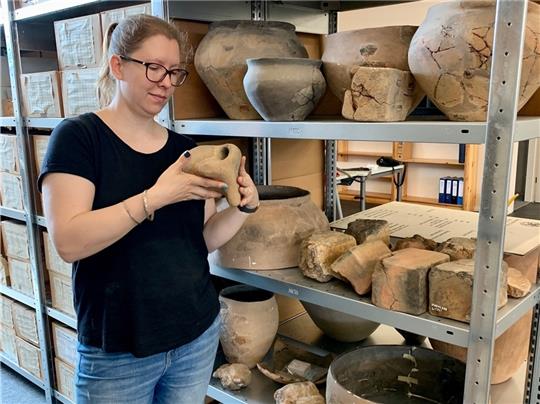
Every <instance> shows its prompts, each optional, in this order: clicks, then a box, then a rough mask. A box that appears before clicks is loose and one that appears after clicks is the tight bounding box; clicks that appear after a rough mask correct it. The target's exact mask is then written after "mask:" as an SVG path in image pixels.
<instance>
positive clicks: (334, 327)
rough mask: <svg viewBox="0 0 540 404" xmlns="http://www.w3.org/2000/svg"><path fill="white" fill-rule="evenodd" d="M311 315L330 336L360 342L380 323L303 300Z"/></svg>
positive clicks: (344, 340)
mask: <svg viewBox="0 0 540 404" xmlns="http://www.w3.org/2000/svg"><path fill="white" fill-rule="evenodd" d="M302 305H303V306H304V308H305V309H306V311H307V313H308V314H309V317H311V319H312V320H313V322H314V323H315V325H316V326H317V327H319V328H320V329H321V330H322V331H323V332H324V333H325V334H326V335H328V336H329V337H331V338H333V339H335V340H337V341H342V342H358V341H362V340H363V339H366V338H367V337H369V336H370V335H371V334H373V332H374V331H375V330H376V329H377V328H378V327H379V323H375V322H373V321H369V320H364V319H363V318H360V317H356V316H353V315H351V314H347V313H342V312H340V311H336V310H332V309H328V308H326V307H322V306H319V305H316V304H313V303H308V302H302Z"/></svg>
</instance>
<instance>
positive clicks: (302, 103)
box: [244, 58, 326, 121]
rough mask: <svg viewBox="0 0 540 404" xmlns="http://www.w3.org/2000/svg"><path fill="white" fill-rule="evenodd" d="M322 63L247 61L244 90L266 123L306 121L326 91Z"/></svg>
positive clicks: (307, 60) (286, 60)
mask: <svg viewBox="0 0 540 404" xmlns="http://www.w3.org/2000/svg"><path fill="white" fill-rule="evenodd" d="M321 63H322V62H321V61H320V60H314V59H305V58H258V59H248V60H247V65H248V70H247V73H246V75H245V76H244V90H245V91H246V94H247V97H248V99H249V102H251V105H252V106H253V107H254V108H255V109H256V110H257V112H258V113H259V114H260V115H261V116H262V117H263V119H264V120H265V121H303V120H304V119H305V118H306V117H307V116H308V115H309V114H310V112H311V111H313V109H314V108H315V106H316V105H317V103H318V102H319V100H320V99H321V97H322V96H323V94H324V92H325V90H326V81H325V80H324V77H323V75H322V72H321V70H320V68H321Z"/></svg>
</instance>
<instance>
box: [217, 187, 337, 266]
mask: <svg viewBox="0 0 540 404" xmlns="http://www.w3.org/2000/svg"><path fill="white" fill-rule="evenodd" d="M257 190H258V192H259V199H260V201H261V205H260V207H259V209H258V210H257V212H255V213H252V214H251V215H249V217H248V218H247V220H246V221H245V223H244V225H243V226H242V228H241V229H240V230H239V231H238V233H236V235H235V236H234V237H233V238H232V239H231V240H230V241H229V242H228V243H226V244H225V245H223V246H222V247H220V248H219V249H218V251H217V253H216V255H215V257H216V261H217V264H218V265H220V266H223V267H228V268H240V269H250V270H264V269H281V268H290V267H295V266H298V261H299V259H300V243H301V241H302V240H303V239H305V238H306V237H308V236H310V235H311V234H312V233H314V232H316V231H322V230H329V229H330V224H329V223H328V219H327V218H326V216H325V215H324V213H323V212H322V211H321V210H320V209H319V208H318V207H317V206H316V205H315V204H314V203H313V201H312V200H311V198H310V193H309V192H308V191H306V190H304V189H300V188H296V187H289V186H279V185H266V186H264V185H260V186H257Z"/></svg>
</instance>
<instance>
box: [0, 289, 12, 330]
mask: <svg viewBox="0 0 540 404" xmlns="http://www.w3.org/2000/svg"><path fill="white" fill-rule="evenodd" d="M12 307H13V300H11V299H10V298H9V297H6V296H4V295H0V323H1V324H2V327H11V328H13V312H12V310H11V308H12Z"/></svg>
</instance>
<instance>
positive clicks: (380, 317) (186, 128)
mask: <svg viewBox="0 0 540 404" xmlns="http://www.w3.org/2000/svg"><path fill="white" fill-rule="evenodd" d="M129 3H130V2H127V1H126V2H117V1H109V0H73V1H70V2H69V4H66V2H65V1H62V0H49V1H47V2H44V3H41V4H37V5H34V6H29V7H24V8H21V9H17V10H14V9H13V4H12V1H11V0H1V5H2V16H1V17H2V18H1V21H2V22H3V23H4V24H3V29H4V32H5V37H6V42H7V47H8V62H9V68H10V77H11V85H12V93H13V99H14V106H15V115H16V116H14V117H0V125H1V126H11V127H15V128H16V131H17V136H18V137H19V138H20V139H21V140H22V142H21V144H24V145H25V150H24V153H23V155H22V156H20V166H21V175H22V177H23V182H24V191H25V210H24V212H19V211H14V210H11V209H5V208H0V215H1V216H5V217H9V218H13V219H17V220H21V221H25V222H26V224H27V228H28V236H29V242H30V250H31V251H30V253H31V261H32V274H33V280H34V285H35V287H34V295H35V296H36V298H35V299H32V298H30V297H27V296H25V295H22V294H20V293H18V292H17V291H14V290H13V289H11V288H7V287H4V286H0V292H1V293H2V294H5V295H7V296H9V297H11V298H13V299H15V300H17V301H20V302H22V303H24V304H27V305H29V306H31V307H34V308H35V309H36V314H37V321H38V329H39V340H40V346H41V352H42V367H43V373H44V380H43V381H39V380H37V379H36V378H34V377H33V376H32V375H30V374H29V373H28V372H26V371H24V370H22V369H20V368H19V367H18V366H17V365H16V364H14V363H13V362H11V361H9V359H8V358H6V357H5V356H3V355H1V354H0V361H1V362H2V363H4V364H6V365H7V366H10V367H12V368H14V369H15V370H16V371H18V372H19V373H21V374H23V376H25V377H27V378H28V379H29V380H31V381H32V382H34V383H35V384H36V385H38V386H40V387H41V388H43V389H44V390H45V394H46V399H47V402H52V401H53V400H54V399H56V400H58V401H60V402H63V403H68V402H70V401H69V400H68V399H67V398H66V397H64V396H62V395H61V394H60V393H58V392H57V391H56V390H55V389H54V382H53V378H52V375H53V368H54V366H52V364H53V361H52V356H51V349H50V347H51V344H50V341H49V326H48V324H49V320H50V319H51V318H53V319H56V320H57V321H60V322H61V323H63V324H66V325H68V326H70V327H72V328H75V326H76V321H75V319H73V318H71V317H69V316H68V315H66V314H64V313H62V312H60V311H58V310H55V309H52V308H50V307H48V306H47V303H46V298H45V296H46V295H45V291H44V280H43V271H44V265H43V262H42V259H41V251H40V242H39V238H38V235H39V227H38V226H46V221H45V218H43V217H41V216H37V215H36V210H35V196H34V192H33V190H32V182H31V176H30V173H31V172H32V169H33V164H34V163H33V159H32V158H31V156H30V154H29V150H30V141H29V135H28V130H27V129H28V127H36V128H54V127H55V126H56V125H57V124H58V123H59V122H60V121H61V119H46V118H24V117H23V116H22V112H21V111H22V109H21V102H20V101H21V100H20V97H19V94H20V88H19V83H18V77H19V74H20V73H21V66H20V50H19V48H18V40H19V38H18V33H17V29H18V28H17V27H18V24H26V23H30V22H32V21H34V20H36V21H37V20H39V21H49V22H50V21H53V20H54V19H63V18H70V17H74V16H77V15H84V14H88V13H93V12H98V11H104V10H108V9H112V8H117V7H122V6H125V5H128V4H129ZM192 3H193V4H191V5H189V4H188V5H187V6H186V4H187V3H183V4H182V2H175V3H172V2H171V3H170V4H169V1H168V0H152V11H153V13H154V14H155V15H158V16H161V17H162V18H168V17H169V15H170V16H171V17H180V16H182V17H184V18H190V19H195V20H196V19H198V18H199V17H201V16H202V15H203V14H202V12H201V6H200V4H199V5H197V4H196V2H192ZM284 3H287V2H284ZM291 3H295V4H294V5H293V7H294V12H291V18H293V19H294V18H296V19H297V20H298V21H299V23H300V24H304V25H306V23H305V21H302V20H301V18H300V17H301V16H302V13H306V14H309V15H310V16H312V20H313V21H314V23H316V24H318V25H317V27H318V28H317V29H320V26H321V24H325V30H326V32H335V30H336V25H337V22H336V12H335V11H331V7H333V6H335V5H336V4H337V5H339V4H338V3H345V2H336V3H335V4H334V3H333V2H328V7H329V8H328V9H327V10H326V12H324V13H322V14H321V13H320V12H318V13H314V11H313V10H318V9H319V8H320V7H321V4H324V3H325V2H306V3H305V5H306V6H307V7H301V6H299V5H298V3H299V2H291ZM352 3H354V6H355V7H358V6H374V5H381V3H380V2H379V3H378V4H377V3H374V2H370V1H367V2H366V1H364V2H352ZM224 4H225V3H224ZM231 4H232V3H231ZM169 6H170V7H169ZM270 6H272V7H273V8H271V9H269V8H270ZM284 6H286V4H279V5H276V4H267V3H264V2H262V1H252V2H236V3H234V5H231V7H233V8H234V10H233V11H231V12H230V13H227V12H225V11H224V10H220V9H219V8H217V9H216V10H213V11H210V10H208V8H206V9H205V8H204V7H202V8H203V9H204V10H203V12H206V13H210V14H209V17H208V18H206V19H205V18H201V19H202V20H205V21H211V20H215V19H224V18H231V16H234V17H239V18H244V19H250V18H251V19H257V20H264V19H271V18H272V17H275V16H280V17H281V16H285V17H286V16H287V10H286V9H284V8H283V7H284ZM190 7H191V8H190ZM197 7H199V8H197ZM276 7H278V8H276ZM497 7H498V11H497V20H496V30H495V44H494V49H493V62H492V72H491V78H492V80H491V87H490V102H489V105H490V109H489V113H488V121H487V122H485V123H484V122H449V121H436V120H433V118H429V119H428V118H426V119H421V118H418V117H414V118H411V119H410V120H408V121H406V122H396V123H360V122H350V121H345V120H342V119H332V120H327V119H318V120H308V121H305V122H294V123H288V122H287V123H285V122H262V121H233V120H226V119H213V120H177V121H174V120H173V119H172V118H171V117H170V109H169V110H168V111H166V113H165V114H163V115H160V119H161V122H162V123H163V124H165V125H166V126H169V127H173V128H174V129H175V130H176V131H177V132H180V133H184V134H205V135H215V136H230V135H234V136H235V137H250V138H256V139H257V140H256V141H255V142H254V144H255V147H254V149H255V150H254V151H255V156H256V157H257V158H258V159H255V160H256V162H257V170H256V178H257V179H258V180H259V181H261V182H264V181H265V180H267V179H268V177H267V175H265V161H264V160H265V159H267V158H268V156H269V153H270V142H269V139H272V138H285V139H287V138H295V139H297V138H305V139H323V140H326V161H325V163H326V171H327V179H328V181H327V184H326V188H327V190H329V192H327V193H326V205H327V206H326V212H327V214H328V215H329V216H332V217H335V216H334V214H335V203H334V194H333V192H334V191H333V189H334V187H333V185H334V184H333V181H334V175H333V173H334V172H335V161H336V147H335V141H336V140H365V141H406V142H426V143H430V142H431V143H469V144H471V143H474V144H485V145H486V163H485V168H484V188H483V192H482V202H481V207H482V208H481V211H480V221H479V228H478V254H477V260H476V271H475V286H474V288H475V291H474V293H475V295H474V302H475V304H474V305H473V311H472V320H471V325H470V326H468V325H466V324H462V323H458V322H454V321H451V320H445V319H441V318H437V317H433V316H430V315H427V314H426V315H423V316H411V315H407V314H402V313H397V312H391V311H387V310H383V309H380V308H377V307H375V306H373V305H372V304H371V303H370V302H369V301H368V300H367V299H365V298H361V297H359V296H357V295H356V294H355V293H354V292H353V291H352V290H349V289H348V288H346V287H345V286H343V285H341V284H339V283H338V282H330V283H328V284H320V283H318V282H315V281H312V280H309V279H307V278H304V277H303V276H302V275H301V273H300V272H299V271H298V270H297V269H294V268H293V269H287V270H281V271H265V272H251V271H242V270H235V269H227V268H220V267H219V266H217V265H211V271H212V273H213V274H215V275H218V276H221V277H224V278H227V279H231V280H235V281H239V282H243V283H247V284H251V285H254V286H257V287H260V288H263V289H268V290H271V291H273V292H275V293H279V294H283V295H286V296H291V297H295V298H299V299H301V300H305V301H308V302H313V303H317V304H319V305H321V304H322V305H324V306H326V307H329V308H332V309H335V310H340V311H343V312H346V313H349V314H353V315H357V316H359V317H363V318H366V319H369V320H373V321H377V322H382V323H384V324H388V325H391V326H395V327H398V328H401V329H404V330H408V331H413V332H416V333H418V332H420V333H422V334H425V335H427V336H430V337H434V338H436V339H440V340H442V341H446V342H450V343H453V344H456V345H460V346H467V347H468V348H469V356H468V360H467V376H466V386H467V387H466V390H465V401H466V402H467V403H484V402H488V395H489V390H490V372H489V369H490V367H491V360H492V352H493V345H494V343H493V341H494V340H495V338H496V337H497V336H498V335H500V334H501V333H502V332H504V330H506V329H508V327H510V325H511V324H513V323H514V322H516V321H517V320H518V319H519V318H520V317H521V316H522V315H523V314H525V313H526V312H527V311H528V310H530V309H531V308H534V311H535V317H534V321H533V329H532V337H533V338H532V339H531V346H530V358H529V366H528V377H527V378H528V383H527V390H526V397H525V402H526V403H530V402H537V400H538V394H539V391H540V387H539V386H540V383H539V380H540V354H539V352H538V343H537V333H538V322H539V317H540V309H539V307H540V305H539V304H538V303H539V301H540V287H539V286H538V285H537V286H535V287H534V289H533V291H532V292H531V293H530V294H529V295H528V296H527V297H525V298H523V299H519V300H514V299H511V300H510V302H509V304H508V305H507V306H506V307H504V308H503V309H501V310H499V311H498V312H497V310H496V295H497V290H498V287H499V279H498V278H499V277H498V271H497V270H498V269H499V268H500V265H501V261H502V247H501V246H502V245H503V242H504V234H505V220H504V218H505V216H506V206H505V203H506V197H507V194H508V182H509V181H508V175H509V167H510V150H511V144H512V143H513V142H515V141H521V140H526V139H532V138H537V137H540V118H519V119H517V120H516V97H517V91H518V83H519V70H520V65H521V51H520V49H521V46H520V44H522V42H523V30H524V20H525V13H526V3H525V2H523V1H513V0H498V6H497ZM347 8H348V9H349V8H350V7H349V6H347ZM319 11H320V10H319ZM166 115H167V116H166ZM266 169H268V167H266ZM261 377H262V376H261ZM253 383H254V384H253V385H252V386H253V387H254V388H252V389H249V394H248V393H247V392H239V393H231V392H227V391H224V390H223V389H222V388H221V387H220V386H219V385H218V384H217V383H216V381H215V380H212V384H211V385H210V387H209V389H208V394H209V395H210V396H212V397H214V398H216V399H218V400H221V401H223V402H225V403H245V402H249V403H263V402H264V403H265V402H273V401H268V397H271V394H270V393H269V388H268V387H267V386H268V385H269V384H268V381H267V380H263V379H260V380H259V378H258V377H255V380H254V382H253ZM259 383H260V384H259ZM267 390H268V392H267ZM269 394H270V395H269Z"/></svg>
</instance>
